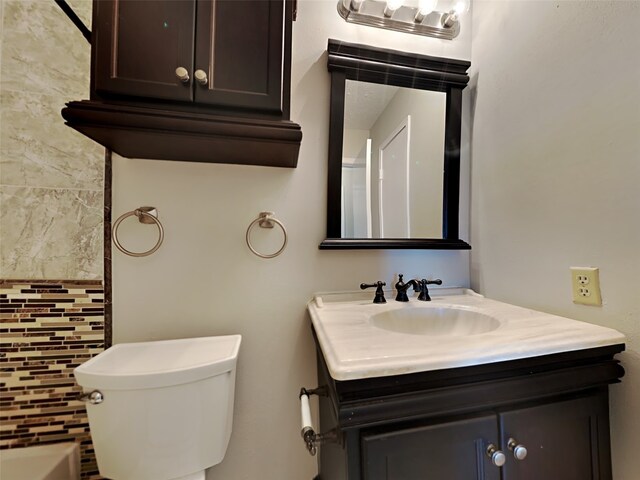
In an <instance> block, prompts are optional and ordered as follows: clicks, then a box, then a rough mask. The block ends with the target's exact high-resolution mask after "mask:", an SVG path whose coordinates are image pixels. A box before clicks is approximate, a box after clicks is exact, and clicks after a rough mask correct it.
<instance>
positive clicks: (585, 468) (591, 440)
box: [500, 393, 611, 480]
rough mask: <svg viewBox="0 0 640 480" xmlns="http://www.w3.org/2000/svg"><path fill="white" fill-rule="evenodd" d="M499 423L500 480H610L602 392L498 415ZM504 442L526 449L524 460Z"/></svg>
mask: <svg viewBox="0 0 640 480" xmlns="http://www.w3.org/2000/svg"><path fill="white" fill-rule="evenodd" d="M500 420H501V432H500V434H501V445H502V447H503V451H504V452H505V454H507V462H506V464H505V465H504V467H503V469H504V479H505V480H541V479H545V480H596V479H597V480H610V479H611V457H610V450H609V416H608V407H607V395H606V393H604V394H599V395H596V396H592V397H587V398H580V399H577V400H569V401H564V402H558V403H552V404H548V405H542V406H537V407H532V408H526V409H521V410H515V411H512V412H507V413H503V414H501V415H500ZM509 438H514V439H515V440H516V441H517V442H518V443H519V444H522V445H524V446H525V447H526V449H527V456H526V458H524V459H523V460H516V459H515V457H514V456H513V454H512V453H511V452H510V451H509V450H508V448H507V442H508V440H509Z"/></svg>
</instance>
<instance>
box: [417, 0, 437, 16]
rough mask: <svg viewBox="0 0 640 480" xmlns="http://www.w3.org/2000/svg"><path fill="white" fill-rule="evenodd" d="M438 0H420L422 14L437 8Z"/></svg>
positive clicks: (419, 9) (427, 13)
mask: <svg viewBox="0 0 640 480" xmlns="http://www.w3.org/2000/svg"><path fill="white" fill-rule="evenodd" d="M437 4H438V0H420V2H419V3H418V11H419V12H420V14H421V15H429V14H430V13H431V12H433V11H434V10H435V9H436V5H437Z"/></svg>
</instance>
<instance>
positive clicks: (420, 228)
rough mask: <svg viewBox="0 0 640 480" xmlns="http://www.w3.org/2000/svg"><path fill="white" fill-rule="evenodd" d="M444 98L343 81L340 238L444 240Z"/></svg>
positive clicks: (377, 85)
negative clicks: (344, 83) (343, 108)
mask: <svg viewBox="0 0 640 480" xmlns="http://www.w3.org/2000/svg"><path fill="white" fill-rule="evenodd" d="M445 108H446V93H444V92H437V91H431V90H416V89H410V88H404V87H396V86H392V85H383V84H377V83H367V82H361V81H354V80H347V81H346V87H345V113H344V131H343V134H344V136H343V148H342V192H341V209H342V225H341V230H342V238H442V216H443V212H442V209H443V171H444V137H445Z"/></svg>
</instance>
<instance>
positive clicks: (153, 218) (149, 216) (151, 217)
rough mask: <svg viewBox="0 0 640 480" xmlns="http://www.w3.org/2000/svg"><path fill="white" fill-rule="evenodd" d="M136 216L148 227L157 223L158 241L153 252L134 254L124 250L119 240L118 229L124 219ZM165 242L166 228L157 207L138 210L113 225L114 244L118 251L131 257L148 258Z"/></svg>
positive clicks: (123, 215)
mask: <svg viewBox="0 0 640 480" xmlns="http://www.w3.org/2000/svg"><path fill="white" fill-rule="evenodd" d="M134 215H135V216H136V217H138V221H139V222H140V223H145V224H147V225H151V224H153V223H155V224H156V227H158V241H157V242H156V244H155V245H154V246H153V247H152V248H151V250H147V251H146V252H132V251H131V250H127V249H126V248H124V247H123V246H122V244H121V243H120V241H119V240H118V228H119V227H120V224H121V223H122V221H123V220H124V219H126V218H129V217H132V216H134ZM163 240H164V228H163V227H162V223H160V220H159V219H158V210H156V208H155V207H140V208H136V209H135V210H133V211H131V212H127V213H124V214H122V215H120V216H119V217H118V219H117V220H116V221H115V222H114V223H113V243H114V245H115V246H116V248H117V249H118V250H120V251H121V252H122V253H124V254H126V255H129V256H130V257H146V256H147V255H151V254H152V253H153V252H155V251H156V250H158V249H159V248H160V245H162V241H163Z"/></svg>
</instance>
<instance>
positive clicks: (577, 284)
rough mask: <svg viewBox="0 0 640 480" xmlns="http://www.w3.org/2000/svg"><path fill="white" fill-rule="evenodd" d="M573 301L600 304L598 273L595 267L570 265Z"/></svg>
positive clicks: (583, 303) (582, 303) (584, 303)
mask: <svg viewBox="0 0 640 480" xmlns="http://www.w3.org/2000/svg"><path fill="white" fill-rule="evenodd" d="M571 287H572V290H573V303H579V304H581V305H602V295H601V294H600V274H599V269H598V268H597V267H571Z"/></svg>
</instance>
